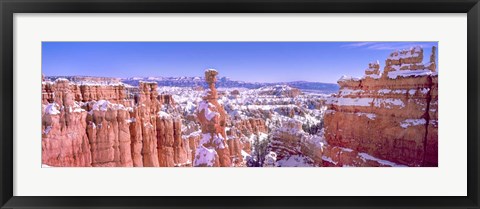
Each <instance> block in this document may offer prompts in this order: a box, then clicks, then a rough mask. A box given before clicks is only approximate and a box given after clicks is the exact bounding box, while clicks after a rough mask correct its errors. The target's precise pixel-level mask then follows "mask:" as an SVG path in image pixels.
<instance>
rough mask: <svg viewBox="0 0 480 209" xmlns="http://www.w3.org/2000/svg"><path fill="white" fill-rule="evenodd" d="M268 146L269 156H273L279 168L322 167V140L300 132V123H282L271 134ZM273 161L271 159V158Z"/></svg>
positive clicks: (290, 121) (294, 121)
mask: <svg viewBox="0 0 480 209" xmlns="http://www.w3.org/2000/svg"><path fill="white" fill-rule="evenodd" d="M272 135H273V137H272V141H271V142H270V143H269V144H268V147H267V152H269V154H268V155H269V156H270V157H271V156H273V155H272V153H274V154H275V159H276V166H279V167H311V166H313V167H318V166H322V151H323V149H322V146H323V143H322V141H321V140H322V139H321V138H320V137H318V136H312V135H309V134H307V133H305V132H304V131H303V130H302V122H300V121H297V120H295V119H291V120H289V121H286V122H284V124H283V126H282V127H281V128H279V129H276V130H275V131H273V133H272ZM272 159H273V157H272Z"/></svg>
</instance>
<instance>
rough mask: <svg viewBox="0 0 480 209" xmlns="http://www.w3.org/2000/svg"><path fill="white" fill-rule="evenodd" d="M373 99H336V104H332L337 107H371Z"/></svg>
mask: <svg viewBox="0 0 480 209" xmlns="http://www.w3.org/2000/svg"><path fill="white" fill-rule="evenodd" d="M373 100H374V99H373V98H337V102H336V103H334V104H335V105H338V106H363V107H368V106H371V104H372V102H373Z"/></svg>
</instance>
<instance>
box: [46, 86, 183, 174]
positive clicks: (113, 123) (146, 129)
mask: <svg viewBox="0 0 480 209" xmlns="http://www.w3.org/2000/svg"><path fill="white" fill-rule="evenodd" d="M77 80H78V79H77ZM129 88H130V87H126V86H125V85H123V84H118V83H113V84H112V83H109V84H103V83H102V84H98V83H92V82H70V81H69V80H67V79H63V78H59V79H57V80H55V81H54V82H52V81H43V82H42V107H43V108H42V130H43V134H42V163H43V164H47V165H50V166H110V167H111V166H123V167H128V166H135V167H142V166H143V167H157V166H191V159H189V158H188V157H187V152H188V151H189V149H190V148H189V144H188V140H183V139H182V135H181V129H182V123H181V119H180V118H179V117H176V113H175V110H171V109H168V108H166V107H167V106H170V107H172V106H174V105H175V102H174V101H173V98H172V97H171V95H158V93H157V84H156V83H140V85H139V88H138V90H137V91H136V93H135V95H132V94H131V92H130V91H129ZM165 111H170V113H167V112H165Z"/></svg>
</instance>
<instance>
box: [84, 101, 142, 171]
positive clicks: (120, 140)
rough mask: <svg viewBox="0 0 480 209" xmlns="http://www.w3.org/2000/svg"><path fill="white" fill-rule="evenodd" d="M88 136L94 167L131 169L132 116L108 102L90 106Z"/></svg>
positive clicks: (125, 110)
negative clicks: (130, 124) (130, 127)
mask: <svg viewBox="0 0 480 209" xmlns="http://www.w3.org/2000/svg"><path fill="white" fill-rule="evenodd" d="M90 105H91V107H90V108H89V109H90V111H89V113H88V117H87V120H86V121H87V124H88V126H87V129H86V132H87V136H88V139H89V142H90V147H91V154H92V166H95V167H118V166H121V167H132V166H133V162H132V154H131V148H130V143H131V141H130V129H129V121H128V119H129V112H128V109H126V108H125V107H124V106H123V105H119V104H112V103H110V102H108V101H106V100H99V101H98V102H90V103H89V106H90Z"/></svg>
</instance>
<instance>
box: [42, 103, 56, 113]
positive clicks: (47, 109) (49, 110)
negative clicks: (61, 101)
mask: <svg viewBox="0 0 480 209" xmlns="http://www.w3.org/2000/svg"><path fill="white" fill-rule="evenodd" d="M58 108H59V106H58V104H57V103H49V104H47V105H46V106H45V109H44V110H45V113H47V114H49V115H58V114H60V111H58Z"/></svg>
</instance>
